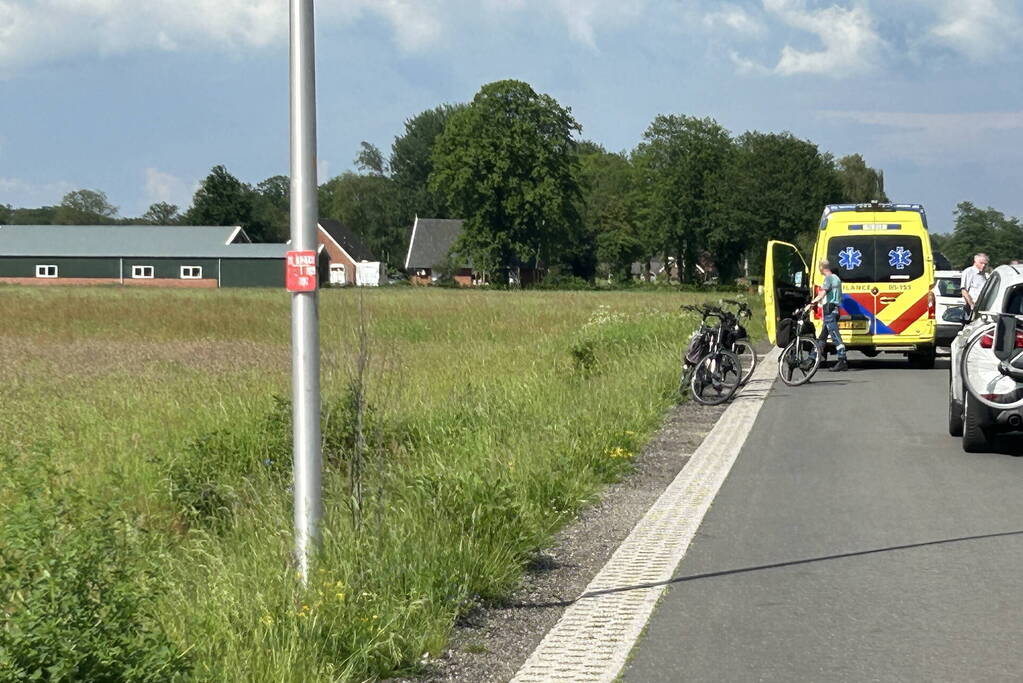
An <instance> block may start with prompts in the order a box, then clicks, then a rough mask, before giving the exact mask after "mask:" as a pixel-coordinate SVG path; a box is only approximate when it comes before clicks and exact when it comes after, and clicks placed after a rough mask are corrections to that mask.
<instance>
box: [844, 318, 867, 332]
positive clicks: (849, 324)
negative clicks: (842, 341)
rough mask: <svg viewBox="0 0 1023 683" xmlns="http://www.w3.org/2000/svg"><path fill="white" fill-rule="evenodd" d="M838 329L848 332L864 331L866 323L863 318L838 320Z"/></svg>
mask: <svg viewBox="0 0 1023 683" xmlns="http://www.w3.org/2000/svg"><path fill="white" fill-rule="evenodd" d="M838 329H840V330H849V331H850V332H866V331H867V323H866V321H864V320H839V321H838Z"/></svg>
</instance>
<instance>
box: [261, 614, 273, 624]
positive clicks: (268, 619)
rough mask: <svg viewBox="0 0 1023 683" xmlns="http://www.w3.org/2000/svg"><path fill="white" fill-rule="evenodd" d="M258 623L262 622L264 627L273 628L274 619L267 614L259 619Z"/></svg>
mask: <svg viewBox="0 0 1023 683" xmlns="http://www.w3.org/2000/svg"><path fill="white" fill-rule="evenodd" d="M260 621H262V622H263V625H264V626H273V623H274V618H273V617H271V616H270V615H269V614H264V615H263V618H262V619H260Z"/></svg>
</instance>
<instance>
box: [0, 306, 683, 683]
mask: <svg viewBox="0 0 1023 683" xmlns="http://www.w3.org/2000/svg"><path fill="white" fill-rule="evenodd" d="M360 296H361V297H364V299H363V300H362V305H363V310H364V311H365V316H366V318H365V323H366V325H365V329H366V336H365V339H364V341H365V342H366V346H367V348H368V351H369V362H368V365H367V367H366V368H365V372H364V373H357V372H356V370H355V368H356V367H357V363H358V357H359V354H358V349H359V344H360V335H359V319H360V318H359V310H358V309H359V297H360ZM698 298H701V295H696V294H686V295H679V294H668V293H657V292H653V293H651V292H618V293H597V292H576V293H569V292H474V291H473V292H469V291H444V290H432V289H424V290H418V289H417V290H412V289H395V290H380V291H364V292H353V291H326V292H324V293H323V294H322V299H321V319H322V342H323V353H324V356H323V358H324V363H323V367H324V395H325V404H324V405H325V421H324V434H325V463H326V466H325V467H326V471H325V476H324V486H325V499H326V506H327V511H326V521H325V526H324V542H323V549H322V551H321V553H320V554H319V556H318V558H317V562H316V565H315V567H316V569H315V570H314V574H313V575H312V576H311V577H310V582H309V588H308V589H302V588H301V584H300V582H298V581H296V577H295V576H294V573H293V570H292V569H291V568H290V566H291V565H290V555H289V553H290V548H291V532H290V519H291V514H290V506H291V494H290V490H289V487H290V442H289V438H290V426H289V419H290V417H289V415H290V414H289V406H288V403H287V400H286V397H287V396H288V395H289V389H288V379H289V377H288V375H289V369H290V365H289V354H288V350H289V349H288V330H289V321H288V311H289V302H288V298H287V295H286V294H283V293H279V292H266V291H262V292H254V291H253V292H245V291H238V292H229V291H220V292H205V291H178V290H173V291H148V290H147V291H137V290H121V289H71V288H69V289H59V288H46V289H45V290H43V289H42V288H40V289H39V290H35V289H16V288H4V289H2V290H0V319H2V320H4V327H3V330H2V331H0V400H2V406H3V409H2V410H0V428H2V432H0V433H2V437H0V453H6V454H7V455H6V459H5V460H3V461H0V462H2V464H3V465H4V466H5V467H6V468H7V471H8V472H9V473H13V472H17V473H19V474H18V477H13V476H12V477H8V478H7V479H3V478H0V487H3V488H0V506H2V509H0V512H5V511H10V510H14V509H18V510H21V511H22V513H25V510H29V511H31V510H32V509H38V511H39V514H40V516H43V517H45V516H47V515H49V516H51V517H52V514H53V513H52V509H53V506H54V505H58V504H59V502H60V501H62V500H64V499H67V498H68V496H69V494H70V493H71V492H74V496H73V498H74V500H75V501H76V502H75V503H74V508H73V511H72V512H73V514H71V515H70V519H71V520H72V521H74V520H79V521H77V522H74V523H75V524H78V526H80V527H82V528H83V529H85V528H87V527H90V525H91V526H95V525H106V527H104V528H107V527H108V528H109V533H110V534H113V535H114V537H116V539H118V540H117V544H116V547H117V549H118V550H117V556H116V557H117V563H118V566H119V567H121V568H122V569H125V571H124V572H121V573H116V572H114V573H112V572H110V571H106V570H104V572H100V573H99V574H97V575H99V576H101V577H107V576H108V575H109V576H112V577H115V578H116V580H117V581H120V582H121V583H122V584H124V583H125V582H127V585H128V587H129V588H130V589H132V590H138V591H140V592H142V591H144V593H145V595H144V597H145V601H144V602H143V603H140V604H144V605H145V612H144V614H137V613H136V612H135V611H130V612H129V611H125V613H124V614H123V615H120V616H118V615H114V617H116V618H120V619H122V620H123V626H124V629H126V630H131V631H132V632H139V633H141V634H142V636H140V638H142V640H141V641H140V642H143V643H152V644H154V645H153V647H160V648H162V649H161V650H160V653H161V657H162V659H161V657H157V658H156V659H155V660H154V661H163V662H165V663H166V666H162V668H160V669H159V670H158V671H156V672H155V673H154V672H153V671H150V673H151V674H152V676H151V679H152V680H165V679H173V678H175V677H177V678H178V679H181V678H184V677H187V678H194V679H197V680H217V681H221V680H227V681H231V680H239V681H241V680H246V681H248V680H266V681H282V680H289V681H318V680H362V679H372V678H379V677H386V676H392V675H396V674H414V673H415V672H417V671H418V670H420V669H421V668H422V666H423V665H424V663H426V662H427V661H428V660H429V659H430V658H431V657H432V656H435V655H437V654H438V653H439V652H440V651H441V650H442V649H443V647H444V645H445V642H446V638H447V636H448V634H449V633H450V630H451V628H452V626H453V624H454V623H455V621H456V619H457V617H458V615H459V614H460V613H462V612H463V611H464V610H466V609H467V608H468V607H470V606H471V605H473V604H475V603H477V602H479V601H500V600H502V599H504V598H505V597H506V596H508V595H509V593H510V591H511V590H512V589H513V588H514V586H515V584H516V582H517V581H518V579H519V577H520V575H521V572H522V569H523V567H524V565H525V563H526V562H527V561H528V559H529V557H530V554H531V553H532V552H534V551H535V550H536V549H538V548H540V547H542V546H543V545H544V543H545V542H546V541H547V540H548V539H549V538H550V536H551V534H552V532H553V531H554V530H556V529H557V528H558V527H559V526H560V525H562V524H563V523H565V521H566V520H568V519H569V518H571V516H572V515H573V514H574V513H575V512H576V511H577V510H578V509H579V508H580V507H581V506H583V505H585V504H586V503H587V502H588V501H590V500H592V499H593V497H594V496H595V495H596V494H597V493H598V492H599V491H600V489H601V487H602V486H603V485H605V484H606V483H607V482H610V481H613V480H615V479H616V478H618V477H620V476H621V475H622V474H623V473H625V472H627V471H628V469H629V467H630V466H631V460H632V458H633V457H634V455H635V453H637V452H638V450H639V449H640V448H641V447H642V445H643V443H644V442H645V441H646V440H647V438H649V436H650V434H651V433H652V432H653V430H655V429H656V427H657V426H658V424H659V422H660V419H661V417H662V415H663V413H664V411H665V409H666V408H667V407H668V406H669V405H671V404H672V403H673V402H674V401H676V398H677V397H676V394H675V390H676V381H677V372H678V358H679V354H680V350H681V348H682V347H683V346H684V344H685V343H686V340H687V338H688V335H689V333H690V331H691V330H692V328H693V327H694V325H695V323H696V321H695V320H694V319H693V318H692V317H686V316H682V315H680V314H679V313H678V306H679V304H681V303H683V302H688V301H693V300H694V299H698ZM359 392H363V393H362V394H360V393H359ZM359 406H361V407H362V410H361V411H360V413H359V414H360V415H361V419H362V422H363V423H364V427H365V429H364V433H363V434H362V435H361V438H362V439H363V441H359V435H357V434H355V433H354V430H353V429H352V423H353V417H354V416H355V414H356V413H355V412H353V411H355V410H356V408H358V407H359ZM356 453H358V454H359V458H360V460H359V463H358V464H359V467H355V468H353V467H352V466H351V465H352V458H353V454H356ZM40 462H45V463H46V471H45V472H44V473H42V474H39V473H36V474H33V472H36V469H37V466H38V464H39V463H40ZM353 471H355V472H361V475H360V481H359V482H357V483H358V485H359V486H358V487H355V486H353V484H354V483H355V482H353V481H352V472H353ZM33 476H36V477H37V481H38V482H40V484H39V485H38V486H35V488H32V486H26V485H24V482H25V481H28V480H31V477H33ZM26 477H27V478H28V479H26ZM33 481H36V480H33ZM5 482H6V483H5ZM15 482H21V483H19V484H16V483H15ZM42 482H45V486H44V485H42ZM27 490H36V491H39V494H38V495H35V496H29V495H27V494H26V493H25V492H26V491H27ZM356 491H357V492H358V493H357V498H356V494H355V492H356ZM356 504H357V505H358V506H359V508H358V514H353V506H354V505H356ZM33 506H35V507H33ZM18 519H20V520H22V521H21V522H20V524H21V526H20V527H19V528H13V527H12V526H11V525H5V522H4V520H0V581H2V582H0V589H3V590H8V592H9V594H8V595H5V594H3V592H0V616H3V615H4V613H6V614H7V616H8V617H10V618H11V621H12V622H13V621H16V619H14V617H19V615H21V616H23V613H24V610H25V609H26V607H25V606H24V605H23V604H22V603H19V602H17V600H15V599H14V598H13V597H12V596H13V595H14V592H15V590H16V589H17V590H22V589H23V586H22V584H23V583H24V576H22V577H21V578H20V579H19V578H18V577H14V576H13V574H12V573H13V572H14V571H15V570H17V571H19V572H21V573H22V574H23V575H24V574H25V573H29V574H31V573H32V572H34V571H35V570H34V569H32V567H35V566H36V565H34V564H32V563H31V562H29V561H28V560H26V559H25V558H24V557H23V556H21V555H18V556H15V555H11V554H10V553H6V554H5V551H4V548H3V545H2V544H3V542H4V540H5V539H6V540H8V541H10V540H11V539H25V538H29V539H31V538H37V537H38V536H39V535H40V534H42V535H43V536H46V535H47V534H48V535H49V536H52V535H53V531H52V530H49V531H48V530H47V529H46V528H43V529H42V530H39V529H34V528H33V529H27V527H26V526H25V525H26V524H29V522H27V521H26V520H30V519H31V515H30V514H22V515H21V516H20V517H19V518H18ZM100 520H102V521H100ZM26 529H27V530H26ZM97 533H98V532H97ZM104 533H106V532H104ZM33 534H34V535H33ZM86 537H88V535H85V536H83V538H86ZM103 538H106V536H103ZM47 552H52V553H57V554H59V553H60V545H59V544H57V545H54V546H53V547H52V548H51V550H49V551H47ZM12 558H13V559H12ZM18 558H21V559H18ZM30 559H31V558H30ZM33 561H34V560H33ZM26 567H27V568H28V569H26ZM5 572H6V575H5V574H4V573H5ZM122 574H125V575H124V576H122ZM36 578H38V580H39V581H42V582H43V583H44V584H45V582H46V581H47V580H48V579H47V578H46V577H45V576H43V575H42V574H40V576H39V577H36ZM33 580H35V579H33ZM110 580H111V581H112V580H114V579H110ZM19 581H21V583H18V582H19ZM119 585H120V584H119ZM56 588H59V587H56ZM122 588H123V587H122ZM97 595H101V592H100V593H97ZM94 602H95V603H96V604H93V603H92V602H90V603H89V604H86V605H82V604H78V603H76V604H74V605H72V606H71V607H68V608H67V609H72V610H78V611H83V612H84V613H87V614H86V616H88V614H91V612H90V610H92V611H95V612H97V614H100V613H101V610H102V603H103V600H102V598H101V597H97V598H96V600H95V601H94ZM53 609H54V611H55V612H56V613H55V614H54V615H53V620H55V621H60V618H61V617H60V610H61V609H64V608H62V607H61V606H59V605H57V606H55V607H53ZM19 610H20V611H19ZM114 617H111V618H114ZM19 618H20V617H19ZM44 621H45V620H44ZM66 621H67V620H65V622H66ZM65 622H60V623H61V624H63V625H62V626H60V627H59V628H65V629H67V628H70V627H68V626H67V623H65ZM18 623H22V622H18ZM25 623H28V622H25ZM32 623H35V622H32ZM119 623H120V622H119ZM55 628H56V627H55ZM69 633H70V631H69ZM5 634H6V635H5ZM143 636H144V637H143ZM13 642H14V641H13V640H12V636H11V635H10V629H9V628H8V629H7V630H6V631H5V630H4V627H0V677H2V674H3V672H4V666H5V659H4V657H5V656H7V657H8V659H10V653H9V652H8V653H6V654H5V650H4V648H5V647H7V648H8V649H9V648H10V647H11V643H13ZM41 642H42V641H41ZM38 647H39V648H40V653H39V659H40V661H43V662H45V661H48V660H47V657H49V658H51V659H52V658H53V657H57V658H59V657H61V656H63V655H60V654H59V650H58V649H53V652H50V651H49V650H47V649H46V648H47V647H51V646H49V645H46V646H44V645H40V646H38ZM93 647H96V648H99V649H102V647H101V644H94V645H93ZM138 647H143V648H144V647H145V646H144V645H138ZM51 649H52V648H51ZM11 661H13V660H11ZM6 665H7V666H8V667H9V669H8V671H15V669H14V668H12V667H15V666H16V665H17V662H15V663H13V664H12V663H10V661H8V662H6ZM83 666H84V665H83ZM154 668H155V665H154ZM125 671H127V673H125V672H122V674H123V675H124V676H126V677H136V678H138V677H140V676H139V675H138V674H137V672H134V670H132V671H128V670H125ZM182 672H184V673H182Z"/></svg>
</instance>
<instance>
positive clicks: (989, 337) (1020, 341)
mask: <svg viewBox="0 0 1023 683" xmlns="http://www.w3.org/2000/svg"><path fill="white" fill-rule="evenodd" d="M994 345H995V335H993V334H991V333H990V332H988V333H987V334H985V335H984V336H983V337H981V338H980V348H982V349H990V348H992V347H994ZM1016 348H1017V349H1023V332H1017V333H1016Z"/></svg>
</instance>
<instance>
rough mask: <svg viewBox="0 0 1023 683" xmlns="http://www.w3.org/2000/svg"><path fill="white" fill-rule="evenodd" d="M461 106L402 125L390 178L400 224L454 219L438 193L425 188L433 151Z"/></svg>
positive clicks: (444, 108) (394, 146) (438, 110)
mask: <svg viewBox="0 0 1023 683" xmlns="http://www.w3.org/2000/svg"><path fill="white" fill-rule="evenodd" d="M465 106H466V105H464V104H444V105H441V106H439V107H437V108H435V109H428V110H426V111H424V112H421V113H420V114H417V115H416V116H414V117H412V118H410V119H408V120H406V121H405V133H404V135H401V136H399V137H396V138H395V139H394V144H392V145H391V160H390V169H391V178H392V179H393V180H394V184H395V186H396V189H397V191H398V195H399V198H398V201H399V204H400V209H401V220H402V222H403V223H406V224H411V222H412V220H413V218H414V217H415V216H417V215H418V216H423V217H426V218H457V216H452V215H451V213H450V212H449V211H448V207H447V205H446V204H445V203H444V200H443V198H442V197H441V196H440V194H439V193H437V192H433V191H431V190H430V187H429V180H430V173H432V172H433V147H434V144H435V143H436V141H437V138H438V137H440V134H441V133H443V132H444V128H445V127H446V126H447V123H448V120H450V118H451V116H452V115H453V114H454V113H455V112H458V111H460V110H462V109H465Z"/></svg>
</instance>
